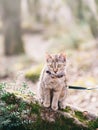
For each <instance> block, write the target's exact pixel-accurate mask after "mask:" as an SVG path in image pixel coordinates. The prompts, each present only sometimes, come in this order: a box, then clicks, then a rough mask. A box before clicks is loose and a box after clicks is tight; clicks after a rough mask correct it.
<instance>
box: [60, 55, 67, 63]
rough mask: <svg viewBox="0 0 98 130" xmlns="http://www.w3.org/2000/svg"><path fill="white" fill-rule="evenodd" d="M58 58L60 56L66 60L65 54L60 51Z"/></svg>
mask: <svg viewBox="0 0 98 130" xmlns="http://www.w3.org/2000/svg"><path fill="white" fill-rule="evenodd" d="M59 58H61V59H62V60H63V61H64V62H65V61H66V54H65V53H60V55H59Z"/></svg>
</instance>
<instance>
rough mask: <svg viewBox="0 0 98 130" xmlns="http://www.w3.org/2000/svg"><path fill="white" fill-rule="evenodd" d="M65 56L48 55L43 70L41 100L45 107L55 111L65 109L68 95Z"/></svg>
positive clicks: (40, 90) (40, 86)
mask: <svg viewBox="0 0 98 130" xmlns="http://www.w3.org/2000/svg"><path fill="white" fill-rule="evenodd" d="M65 68H66V56H65V54H57V55H49V54H48V55H47V56H46V65H45V67H44V68H43V70H42V73H41V76H40V82H39V87H38V93H39V98H40V100H41V102H42V103H43V105H44V107H50V106H51V108H52V109H53V110H57V109H58V103H59V106H60V108H61V109H63V108H65V99H66V95H67V84H66V71H65Z"/></svg>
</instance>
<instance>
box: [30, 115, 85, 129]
mask: <svg viewBox="0 0 98 130" xmlns="http://www.w3.org/2000/svg"><path fill="white" fill-rule="evenodd" d="M31 128H32V130H87V128H83V127H81V126H78V125H76V124H75V123H74V121H73V119H68V118H65V117H64V116H58V117H57V118H56V121H55V122H48V121H46V120H42V119H40V118H38V120H37V121H36V122H35V123H34V124H33V125H32V126H31Z"/></svg>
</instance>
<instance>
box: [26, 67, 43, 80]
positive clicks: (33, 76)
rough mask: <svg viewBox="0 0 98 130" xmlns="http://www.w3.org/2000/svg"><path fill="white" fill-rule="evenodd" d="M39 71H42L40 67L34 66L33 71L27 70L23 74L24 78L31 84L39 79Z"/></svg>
mask: <svg viewBox="0 0 98 130" xmlns="http://www.w3.org/2000/svg"><path fill="white" fill-rule="evenodd" d="M41 70H42V65H39V66H36V67H34V68H33V69H31V70H29V71H28V72H27V73H26V74H25V77H26V78H27V79H29V80H31V81H32V82H36V81H38V79H39V76H40V72H41Z"/></svg>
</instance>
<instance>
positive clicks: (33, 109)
mask: <svg viewBox="0 0 98 130" xmlns="http://www.w3.org/2000/svg"><path fill="white" fill-rule="evenodd" d="M30 107H31V113H35V114H38V115H39V114H40V109H41V107H40V106H39V104H38V103H37V102H36V103H31V104H30Z"/></svg>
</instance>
